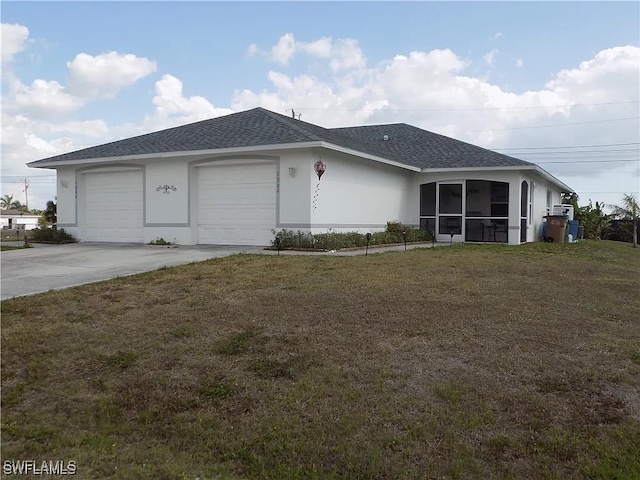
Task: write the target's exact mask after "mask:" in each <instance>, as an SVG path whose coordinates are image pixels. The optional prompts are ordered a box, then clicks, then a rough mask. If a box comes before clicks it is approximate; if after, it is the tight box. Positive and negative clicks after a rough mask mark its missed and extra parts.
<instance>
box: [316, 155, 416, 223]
mask: <svg viewBox="0 0 640 480" xmlns="http://www.w3.org/2000/svg"><path fill="white" fill-rule="evenodd" d="M319 159H321V160H322V161H323V162H324V163H325V164H326V165H327V168H326V171H325V173H324V175H323V176H322V178H321V179H320V181H318V177H317V176H316V173H315V171H314V170H313V168H312V169H311V171H310V172H309V176H308V178H309V181H310V186H311V203H312V205H311V228H312V231H313V232H326V231H327V230H328V229H332V231H336V232H340V231H360V232H369V231H376V230H382V229H384V228H385V227H386V223H387V222H388V221H392V220H399V221H401V222H407V223H416V221H417V219H414V218H411V217H410V216H409V215H407V207H408V205H409V203H410V192H409V190H410V189H409V186H410V183H411V178H412V175H413V174H414V173H413V172H410V171H408V170H406V169H403V168H399V167H395V166H391V165H385V164H382V163H379V162H375V161H372V160H366V159H362V158H358V157H354V156H351V155H347V154H342V153H339V152H330V151H317V152H315V156H314V159H313V162H312V165H313V163H315V162H316V161H317V160H319ZM316 189H317V197H316V199H315V201H314V199H313V198H314V196H316ZM314 204H315V210H314V208H313V207H314Z"/></svg>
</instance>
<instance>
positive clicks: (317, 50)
mask: <svg viewBox="0 0 640 480" xmlns="http://www.w3.org/2000/svg"><path fill="white" fill-rule="evenodd" d="M249 53H250V55H255V54H257V53H260V50H259V49H258V47H257V45H255V44H251V45H250V46H249ZM298 53H303V54H306V55H309V56H310V57H312V58H317V59H320V60H328V61H329V67H330V68H331V70H333V71H334V72H338V71H344V70H349V69H354V68H355V69H359V68H364V67H365V66H366V63H367V59H366V58H365V56H364V54H363V52H362V49H361V48H360V46H359V45H358V42H357V41H356V40H354V39H352V38H339V39H337V40H335V41H334V40H333V39H332V38H331V37H321V38H319V39H318V40H314V41H312V42H300V41H297V40H296V39H295V37H294V35H293V33H286V34H284V35H283V36H281V37H280V38H279V39H278V43H276V44H275V45H274V46H273V47H271V50H270V52H269V54H268V57H269V58H270V59H271V60H272V61H274V62H276V63H279V64H280V65H288V63H289V62H290V61H291V59H292V58H293V57H294V56H295V55H296V54H298Z"/></svg>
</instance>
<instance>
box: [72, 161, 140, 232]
mask: <svg viewBox="0 0 640 480" xmlns="http://www.w3.org/2000/svg"><path fill="white" fill-rule="evenodd" d="M84 187H85V188H84V192H85V198H84V209H85V210H84V227H85V228H84V234H83V238H82V240H84V241H89V242H134V243H140V242H142V241H143V235H142V223H143V195H142V172H141V171H139V170H128V171H120V172H102V173H86V174H85V175H84Z"/></svg>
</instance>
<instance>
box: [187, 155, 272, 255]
mask: <svg viewBox="0 0 640 480" xmlns="http://www.w3.org/2000/svg"><path fill="white" fill-rule="evenodd" d="M275 225H276V167H275V164H273V163H268V164H250V165H221V166H215V167H201V168H199V169H198V243H199V244H205V245H206V244H209V245H265V246H266V245H269V244H270V241H271V239H272V238H273V234H272V233H271V230H272V229H274V228H275Z"/></svg>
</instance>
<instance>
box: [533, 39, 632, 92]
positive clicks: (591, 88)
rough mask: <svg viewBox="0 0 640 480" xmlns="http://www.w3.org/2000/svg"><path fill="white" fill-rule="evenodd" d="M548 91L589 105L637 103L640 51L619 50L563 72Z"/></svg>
mask: <svg viewBox="0 0 640 480" xmlns="http://www.w3.org/2000/svg"><path fill="white" fill-rule="evenodd" d="M546 86H547V88H548V89H550V90H553V91H556V92H559V93H561V94H562V95H563V96H564V97H566V98H567V99H571V100H572V101H580V100H582V101H585V98H588V100H589V103H595V102H609V101H618V100H637V99H638V92H640V48H638V47H633V46H625V47H615V48H609V49H606V50H602V51H600V52H598V53H597V54H596V55H595V57H594V58H593V59H591V60H587V61H584V62H581V63H580V65H579V66H578V68H572V69H565V70H562V71H560V72H559V73H558V74H557V75H556V78H555V79H553V80H552V81H550V82H549V83H548V84H547V85H546Z"/></svg>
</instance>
